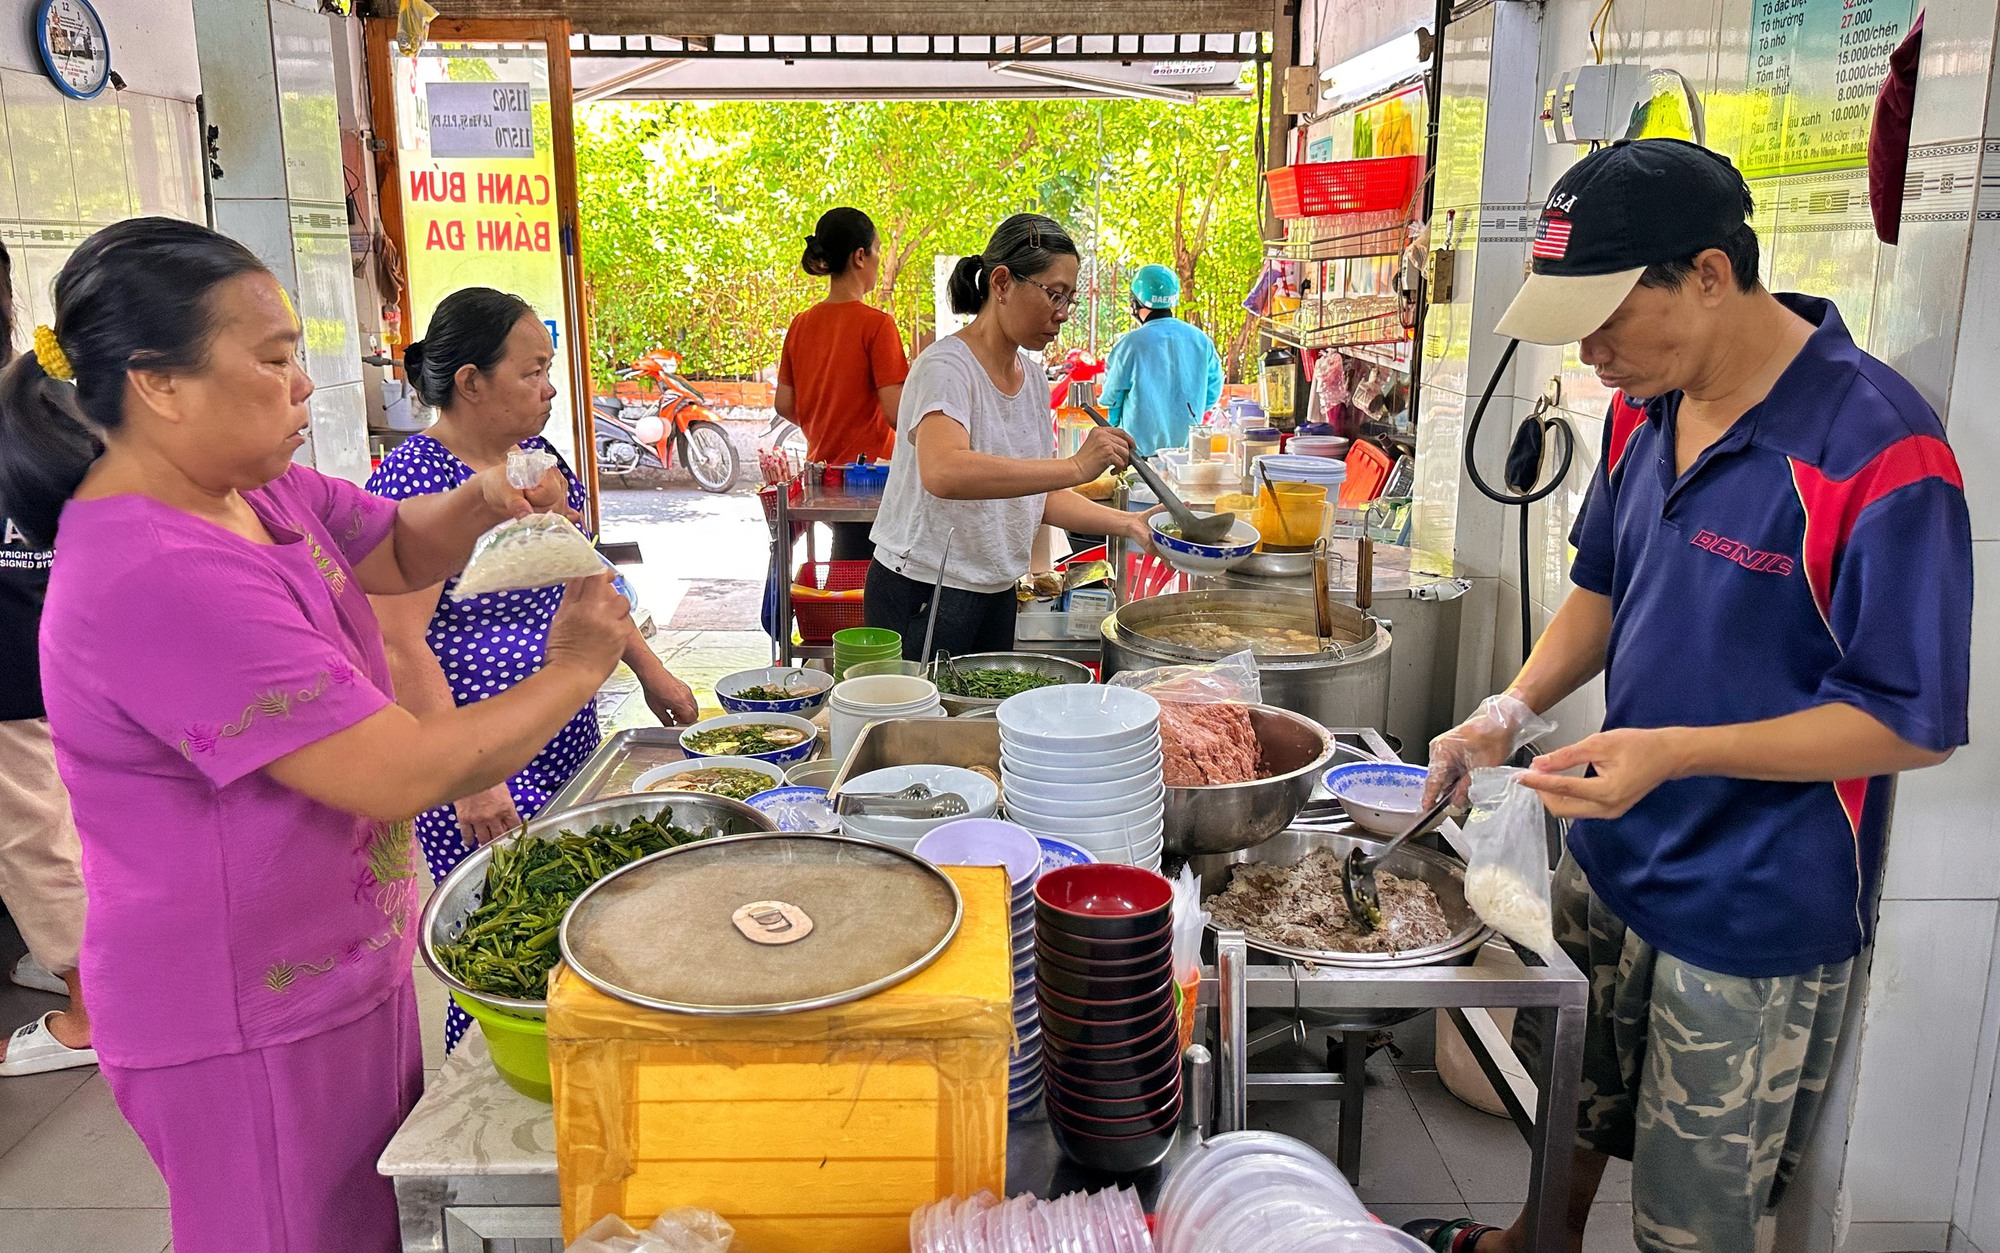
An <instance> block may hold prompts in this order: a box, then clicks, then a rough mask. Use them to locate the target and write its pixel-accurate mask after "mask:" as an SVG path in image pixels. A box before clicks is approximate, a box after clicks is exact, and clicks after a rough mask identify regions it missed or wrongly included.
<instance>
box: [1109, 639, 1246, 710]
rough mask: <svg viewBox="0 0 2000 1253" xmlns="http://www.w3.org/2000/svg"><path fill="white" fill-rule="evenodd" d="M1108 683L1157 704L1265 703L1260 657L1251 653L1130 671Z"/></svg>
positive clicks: (1116, 676) (1118, 675)
mask: <svg viewBox="0 0 2000 1253" xmlns="http://www.w3.org/2000/svg"><path fill="white" fill-rule="evenodd" d="M1105 682H1106V685H1107V686H1110V687H1130V688H1136V689H1138V690H1139V691H1141V692H1145V693H1146V694H1147V695H1149V696H1151V697H1153V698H1154V699H1155V700H1171V701H1179V702H1181V703H1182V704H1184V705H1213V704H1218V703H1222V702H1231V703H1234V704H1238V705H1261V704H1263V703H1264V687H1263V684H1262V683H1261V682H1260V681H1259V679H1258V677H1257V657H1256V654H1254V653H1251V652H1248V651H1245V652H1240V653H1234V654H1232V655H1230V656H1228V657H1224V658H1223V659H1222V660H1220V661H1212V662H1208V663H1207V664H1205V665H1199V666H1161V667H1159V668H1158V669H1155V670H1127V671H1125V672H1124V673H1122V674H1115V675H1113V676H1111V678H1109V679H1107V680H1106V681H1105Z"/></svg>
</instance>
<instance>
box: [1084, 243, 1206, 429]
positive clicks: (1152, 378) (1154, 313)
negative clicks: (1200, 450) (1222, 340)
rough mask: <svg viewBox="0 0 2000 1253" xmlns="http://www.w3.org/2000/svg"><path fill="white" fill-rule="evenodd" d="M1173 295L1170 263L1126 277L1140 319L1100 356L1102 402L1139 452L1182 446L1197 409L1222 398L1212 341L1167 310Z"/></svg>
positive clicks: (1176, 282) (1177, 289) (1176, 297)
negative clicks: (1105, 358)
mask: <svg viewBox="0 0 2000 1253" xmlns="http://www.w3.org/2000/svg"><path fill="white" fill-rule="evenodd" d="M1180 301H1181V281H1180V279H1179V278H1177V277H1176V276H1175V275H1174V272H1173V271H1172V270H1169V269H1168V268H1167V267H1166V266H1164V265H1148V266H1141V267H1140V269H1139V272H1138V273H1137V274H1134V275H1133V276H1132V316H1133V317H1135V318H1137V319H1138V320H1139V325H1138V326H1136V327H1134V328H1133V329H1132V330H1131V331H1130V332H1128V333H1127V334H1126V335H1125V337H1124V338H1123V339H1120V340H1119V341H1118V343H1117V345H1116V346H1114V347H1113V348H1112V349H1111V359H1110V360H1109V361H1107V362H1106V363H1105V369H1104V383H1103V385H1102V386H1103V393H1102V396H1103V400H1104V408H1105V410H1106V412H1108V413H1109V414H1110V415H1111V422H1112V425H1114V426H1117V427H1119V428H1120V429H1122V430H1124V431H1126V432H1128V433H1130V434H1131V436H1132V439H1133V442H1134V443H1136V444H1137V445H1138V451H1139V455H1141V456H1144V457H1150V456H1153V455H1154V454H1156V453H1158V452H1159V451H1160V450H1161V449H1162V448H1175V447H1180V446H1182V445H1185V444H1186V443H1187V442H1188V432H1189V431H1191V430H1192V429H1193V428H1194V427H1195V426H1196V425H1197V424H1199V423H1200V421H1201V415H1202V414H1204V413H1207V412H1208V411H1209V410H1210V409H1212V408H1214V407H1215V403H1216V401H1218V400H1220V399H1222V358H1221V357H1219V356H1217V355H1216V352H1215V343H1214V341H1212V340H1210V339H1209V337H1208V336H1207V335H1206V334H1204V333H1203V332H1202V331H1201V330H1199V329H1197V328H1196V327H1194V326H1192V325H1190V324H1188V323H1186V322H1183V321H1181V319H1179V318H1177V317H1175V316H1174V306H1175V305H1178V304H1179V303H1180Z"/></svg>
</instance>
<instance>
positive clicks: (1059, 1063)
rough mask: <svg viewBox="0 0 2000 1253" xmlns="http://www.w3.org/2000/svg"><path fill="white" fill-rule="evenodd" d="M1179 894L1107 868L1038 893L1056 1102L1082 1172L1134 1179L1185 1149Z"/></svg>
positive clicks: (1050, 1077) (1067, 1147) (1070, 874)
mask: <svg viewBox="0 0 2000 1253" xmlns="http://www.w3.org/2000/svg"><path fill="white" fill-rule="evenodd" d="M1173 895H1174V893H1173V886H1172V885H1171V884H1169V883H1168V882H1167V880H1165V879H1163V878H1161V877H1160V876H1159V875H1157V874H1154V873H1153V872H1152V871H1150V870H1142V869H1140V868H1138V867H1136V866H1121V865H1114V864H1108V863H1107V864H1100V865H1089V866H1070V867H1066V868H1064V869H1061V870H1054V871H1050V872H1049V873H1047V874H1044V875H1043V876H1042V877H1041V879H1040V880H1039V881H1038V882H1037V883H1036V884H1035V975H1036V980H1037V983H1038V988H1037V992H1036V999H1037V1004H1038V1006H1039V1009H1040V1013H1041V1019H1042V1073H1043V1077H1044V1079H1045V1080H1046V1088H1045V1092H1044V1102H1045V1104H1046V1106H1047V1108H1048V1114H1049V1123H1050V1125H1051V1127H1053V1129H1054V1131H1055V1137H1056V1143H1057V1144H1058V1145H1059V1146H1061V1148H1062V1151H1063V1153H1064V1154H1065V1155H1066V1156H1067V1157H1069V1159H1070V1160H1071V1161H1073V1162H1075V1163H1076V1164H1077V1165H1079V1166H1083V1167H1086V1168H1088V1169H1091V1170H1099V1171H1103V1172H1105V1173H1107V1174H1132V1173H1134V1172H1137V1171H1141V1170H1144V1169H1146V1168H1147V1167H1149V1166H1154V1165H1157V1164H1158V1163H1159V1162H1160V1161H1161V1160H1162V1159H1163V1158H1165V1157H1166V1155H1167V1151H1168V1150H1169V1149H1171V1148H1172V1147H1173V1143H1174V1132H1175V1129H1176V1128H1177V1127H1178V1125H1179V1123H1180V1117H1181V1058H1180V1021H1179V1017H1178V1014H1177V1012H1176V1008H1175V1001H1174V998H1175V987H1174V977H1173V920H1172V917H1171V913H1172V907H1173Z"/></svg>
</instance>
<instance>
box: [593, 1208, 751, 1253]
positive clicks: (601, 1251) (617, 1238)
mask: <svg viewBox="0 0 2000 1253" xmlns="http://www.w3.org/2000/svg"><path fill="white" fill-rule="evenodd" d="M735 1241H736V1228H734V1227H732V1226H730V1225H729V1221H728V1220H727V1219H725V1218H724V1217H722V1215H720V1214H717V1213H714V1212H713V1211H711V1210H705V1209H693V1208H688V1207H684V1208H681V1209H670V1210H668V1211H667V1212H666V1213H664V1214H662V1215H660V1216H659V1217H658V1218H656V1219H654V1220H653V1225H652V1226H650V1227H648V1228H646V1230H644V1231H634V1230H632V1227H631V1225H630V1224H628V1223H627V1222H626V1221H625V1220H624V1219H622V1218H620V1217H618V1215H616V1214H607V1215H606V1216H604V1217H603V1218H600V1219H598V1220H597V1221H596V1222H595V1223H593V1224H591V1226H590V1227H589V1229H587V1230H586V1231H584V1233H583V1234H582V1235H580V1236H578V1237H577V1238H576V1243H575V1244H572V1245H570V1246H569V1248H568V1249H566V1250H564V1253H729V1249H730V1246H731V1245H732V1244H734V1243H735Z"/></svg>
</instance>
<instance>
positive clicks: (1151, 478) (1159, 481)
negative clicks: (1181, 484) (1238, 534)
mask: <svg viewBox="0 0 2000 1253" xmlns="http://www.w3.org/2000/svg"><path fill="white" fill-rule="evenodd" d="M1083 411H1084V412H1085V413H1087V414H1089V415H1090V420H1091V421H1092V422H1095V423H1097V425H1099V426H1101V427H1104V428H1105V429H1106V430H1112V431H1115V430H1117V429H1118V428H1117V427H1115V426H1112V425H1111V423H1110V422H1108V421H1106V420H1105V417H1104V415H1103V414H1102V413H1099V412H1098V411H1097V410H1096V409H1095V408H1093V407H1092V406H1090V405H1085V406H1083ZM1132 468H1133V469H1134V470H1137V471H1138V472H1139V477H1140V478H1141V479H1143V480H1144V481H1145V484H1146V486H1147V487H1150V488H1152V489H1153V495H1155V496H1158V497H1159V498H1160V503H1161V504H1163V505H1165V506H1166V507H1167V513H1168V514H1170V515H1171V516H1172V517H1173V520H1174V525H1175V526H1176V527H1178V528H1180V537H1181V538H1182V539H1184V540H1186V541H1187V542H1188V543H1190V544H1219V543H1221V542H1222V541H1223V540H1225V539H1227V538H1228V537H1229V532H1230V530H1231V529H1232V528H1234V527H1235V525H1236V515H1235V514H1233V513H1212V514H1209V515H1208V516H1207V517H1205V518H1204V517H1202V516H1201V515H1199V514H1197V513H1196V512H1195V511H1194V510H1192V509H1190V508H1188V507H1187V505H1186V503H1185V502H1183V501H1182V500H1181V498H1180V497H1179V496H1177V495H1175V494H1174V489H1172V488H1171V487H1168V486H1167V483H1166V480H1165V479H1163V478H1162V477H1160V474H1159V472H1158V471H1156V470H1154V469H1153V467H1152V466H1150V465H1148V464H1146V459H1145V458H1144V457H1139V456H1135V457H1133V458H1132Z"/></svg>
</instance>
